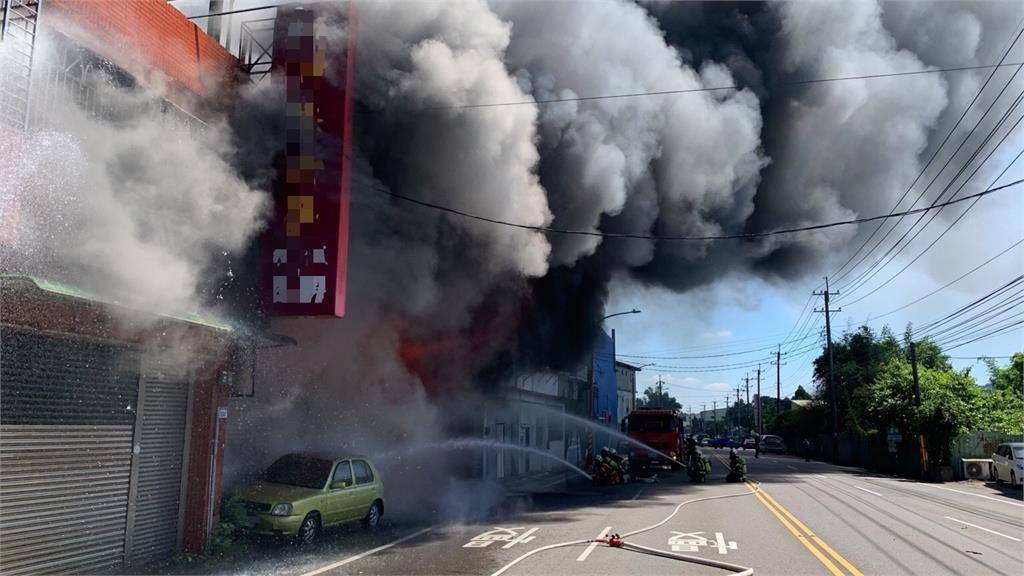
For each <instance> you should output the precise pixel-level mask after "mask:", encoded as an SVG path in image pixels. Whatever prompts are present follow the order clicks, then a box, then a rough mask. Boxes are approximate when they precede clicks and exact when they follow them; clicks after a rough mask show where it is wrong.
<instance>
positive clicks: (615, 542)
mask: <svg viewBox="0 0 1024 576" xmlns="http://www.w3.org/2000/svg"><path fill="white" fill-rule="evenodd" d="M747 486H748V487H749V488H750V492H738V493H735V494H723V495H721V496H705V497H703V498H693V499H691V500H685V501H683V502H680V503H679V504H678V505H676V507H675V509H674V510H672V512H671V513H669V515H668V516H666V517H665V518H664V519H662V520H661V521H660V522H657V523H655V524H651V525H650V526H647V527H645V528H639V529H637V530H633V531H632V532H626V533H625V534H623V535H621V536H619V535H618V534H616V535H614V536H611V537H608V538H592V539H588V540H570V541H568V542H559V543H558V544H549V545H547V546H541V547H540V548H534V549H533V550H530V551H529V552H527V553H525V554H523V555H522V556H519V557H518V558H516V559H514V560H512V561H511V562H509V563H508V564H505V565H504V566H502V567H501V568H499V569H498V570H497V571H495V572H494V573H493V574H491V576H501V575H502V574H504V573H505V572H507V571H508V570H509V569H511V568H512V567H513V566H515V565H516V564H519V563H520V562H522V561H523V560H526V559H527V558H529V557H530V556H534V555H536V554H539V553H541V552H546V551H548V550H554V549H555V548H566V547H569V546H580V545H583V544H591V543H593V542H600V543H602V544H607V545H608V546H610V547H612V548H621V549H623V550H630V551H633V552H639V553H641V554H650V555H653V556H660V557H662V558H668V559H671V560H679V561H681V562H690V563H693V564H703V565H704V566H711V567H714V568H722V569H724V570H732V571H733V575H732V576H752V575H753V574H754V569H753V568H748V567H746V566H740V565H738V564H731V563H729V562H722V561H719V560H713V559H710V558H702V557H700V556H690V555H688V554H678V553H675V552H668V551H665V550H659V549H657V548H650V547H648V546H641V545H639V544H633V543H631V542H629V541H627V540H624V538H629V537H630V536H636V535H638V534H643V533H644V532H650V531H652V530H656V529H657V528H660V527H662V526H664V525H665V524H667V523H668V522H669V521H670V520H672V518H674V517H675V516H676V514H678V513H679V511H680V510H681V509H682V508H683V506H686V505H687V504H694V503H697V502H706V501H709V500H719V499H722V498H736V497H738V496H748V495H750V494H755V495H756V494H757V493H758V487H757V485H756V484H754V483H751V482H748V483H747ZM857 574H858V575H859V576H863V575H860V573H859V572H858V573H857Z"/></svg>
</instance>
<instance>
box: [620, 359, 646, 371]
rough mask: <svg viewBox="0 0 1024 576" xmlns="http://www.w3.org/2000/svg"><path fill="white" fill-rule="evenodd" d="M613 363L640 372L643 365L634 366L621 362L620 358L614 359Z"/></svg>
mask: <svg viewBox="0 0 1024 576" xmlns="http://www.w3.org/2000/svg"><path fill="white" fill-rule="evenodd" d="M615 365H616V366H622V367H623V368H625V369H627V370H632V371H634V372H640V371H641V370H643V366H634V365H633V364H629V363H626V362H623V361H622V360H616V361H615Z"/></svg>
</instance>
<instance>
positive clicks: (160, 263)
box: [0, 36, 268, 312]
mask: <svg viewBox="0 0 1024 576" xmlns="http://www.w3.org/2000/svg"><path fill="white" fill-rule="evenodd" d="M47 38H48V37H47V36H43V37H42V39H41V40H40V42H39V44H38V46H37V59H36V71H37V74H38V75H39V76H42V75H43V73H44V71H46V70H47V68H48V65H49V64H50V62H49V61H48V59H49V57H51V54H50V53H49V50H50V48H51V46H50V44H49V42H48V40H47ZM83 90H85V91H88V92H90V93H91V100H92V101H94V102H100V103H102V105H101V107H102V110H103V114H104V115H105V116H106V118H105V119H99V118H97V117H95V116H94V115H93V114H91V113H89V112H87V111H86V110H84V109H82V108H81V107H80V106H78V105H77V104H76V101H75V98H74V95H73V94H72V93H71V92H63V91H60V90H59V88H58V86H53V87H52V88H51V90H50V91H49V92H48V93H47V94H45V106H46V110H45V113H42V114H40V113H37V114H36V117H37V118H39V122H40V125H39V126H37V127H36V129H33V130H30V131H28V132H25V133H20V132H14V131H12V132H11V133H10V134H9V136H8V137H5V138H3V140H2V141H0V156H2V157H3V158H4V162H3V163H2V165H0V198H2V200H3V202H4V205H5V206H4V213H5V219H6V221H7V224H9V225H10V226H12V227H13V229H12V230H8V231H7V232H6V234H5V236H4V240H5V241H4V244H3V246H2V251H3V252H2V254H3V269H4V271H5V272H8V273H19V274H33V275H37V276H41V277H44V278H48V279H51V280H57V281H63V282H66V283H69V284H71V285H73V286H76V287H78V288H81V289H84V290H87V291H89V292H92V293H94V294H96V295H98V296H101V297H103V298H107V299H112V300H117V301H119V302H121V303H123V304H126V305H128V306H130V307H133V308H139V309H145V310H150V311H163V312H174V311H183V310H188V311H196V310H199V309H200V308H202V306H201V304H200V298H199V296H200V295H199V291H200V289H201V286H202V285H204V284H206V283H208V282H209V281H210V279H211V278H214V277H217V278H219V277H220V276H221V275H224V274H229V273H230V271H229V270H219V269H211V265H212V264H214V262H215V261H216V260H217V259H218V258H219V256H220V253H221V252H222V251H229V252H231V251H242V250H244V249H246V248H247V246H248V244H249V242H250V241H251V240H252V239H253V236H254V235H255V233H256V232H258V231H259V229H260V228H261V227H262V223H263V216H264V214H265V211H266V209H267V207H268V196H267V194H266V193H265V192H263V191H261V190H258V189H253V188H251V187H250V186H249V185H248V184H246V183H245V182H244V181H243V180H242V179H241V177H240V176H239V175H238V173H237V170H236V169H235V167H234V166H233V165H232V164H231V157H232V155H233V149H232V147H231V144H230V140H229V137H230V133H229V130H228V128H227V127H226V125H225V124H224V123H222V122H214V123H212V124H209V125H207V126H206V127H205V128H198V129H197V128H193V129H189V128H186V127H185V126H184V125H183V124H182V123H181V122H180V120H179V119H177V117H176V116H174V115H164V114H161V113H158V112H156V111H155V110H154V107H155V105H156V101H157V99H158V98H159V96H160V95H159V94H158V93H155V92H150V91H148V90H146V89H142V88H139V89H127V88H121V87H118V86H115V85H114V84H112V83H111V82H110V81H109V79H108V78H107V77H106V76H104V75H103V74H102V73H100V72H96V73H94V74H93V75H92V77H89V78H87V79H86V80H85V84H84V88H83ZM43 101H44V98H42V97H40V106H43V104H42V102H43ZM193 124H194V125H195V121H194V120H193Z"/></svg>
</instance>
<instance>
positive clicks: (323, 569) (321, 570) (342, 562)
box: [302, 526, 434, 576]
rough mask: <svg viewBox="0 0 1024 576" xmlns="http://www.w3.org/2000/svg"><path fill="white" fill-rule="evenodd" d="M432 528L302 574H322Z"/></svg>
mask: <svg viewBox="0 0 1024 576" xmlns="http://www.w3.org/2000/svg"><path fill="white" fill-rule="evenodd" d="M433 529H434V527H433V526H430V527H429V528H424V529H423V530H420V531H418V532H413V533H412V534H409V535H408V536H403V537H401V538H399V539H398V540H395V541H394V542H391V543H388V544H385V545H383V546H378V547H376V548H374V549H373V550H367V551H366V552H363V553H362V554H356V555H355V556H350V557H348V558H345V559H344V560H339V561H337V562H335V563H334V564H328V565H327V566H323V567H321V568H317V569H316V570H313V571H311V572H306V573H305V574H303V575H302V576H316V575H317V574H323V573H324V572H330V571H331V570H334V569H335V568H340V567H342V566H344V565H345V564H349V563H352V562H355V561H356V560H362V559H363V558H366V557H367V556H370V555H371V554H376V553H377V552H381V551H383V550H387V549H388V548H391V547H392V546H396V545H398V544H401V543H402V542H405V541H406V540H412V539H413V538H415V537H417V536H422V535H423V534H426V533H427V532H430V531H431V530H433Z"/></svg>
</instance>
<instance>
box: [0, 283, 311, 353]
mask: <svg viewBox="0 0 1024 576" xmlns="http://www.w3.org/2000/svg"><path fill="white" fill-rule="evenodd" d="M0 290H2V291H3V292H9V291H10V292H19V293H23V294H31V295H34V296H38V297H50V298H59V299H66V300H74V301H79V302H82V303H87V304H100V305H103V306H110V307H117V308H123V309H125V310H130V311H132V312H134V313H137V314H144V315H149V316H153V317H155V318H160V319H166V320H176V321H179V322H184V323H187V324H191V325H193V326H198V327H201V328H207V329H210V330H214V331H217V332H221V333H224V334H225V335H226V336H229V337H231V338H235V339H239V340H251V341H252V342H253V343H254V344H255V345H256V346H257V347H259V348H276V347H278V346H290V345H295V344H297V342H296V341H295V339H293V338H290V337H288V336H282V335H280V334H273V333H271V332H266V331H261V330H254V329H251V328H246V327H241V326H236V325H234V324H231V323H229V322H226V321H224V320H222V319H220V318H215V317H212V316H204V315H201V314H197V313H192V312H177V313H156V312H151V311H147V310H138V309H135V308H132V307H130V306H128V305H125V304H122V303H120V302H118V301H116V300H111V299H109V298H103V297H100V296H97V295H95V294H92V293H90V292H88V291H85V290H82V289H80V288H77V287H75V286H71V285H68V284H63V283H61V282H55V281H53V280H47V279H45V278H38V277H35V276H23V275H8V274H3V275H0Z"/></svg>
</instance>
